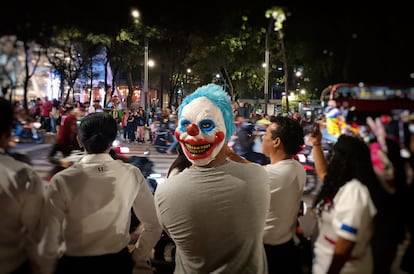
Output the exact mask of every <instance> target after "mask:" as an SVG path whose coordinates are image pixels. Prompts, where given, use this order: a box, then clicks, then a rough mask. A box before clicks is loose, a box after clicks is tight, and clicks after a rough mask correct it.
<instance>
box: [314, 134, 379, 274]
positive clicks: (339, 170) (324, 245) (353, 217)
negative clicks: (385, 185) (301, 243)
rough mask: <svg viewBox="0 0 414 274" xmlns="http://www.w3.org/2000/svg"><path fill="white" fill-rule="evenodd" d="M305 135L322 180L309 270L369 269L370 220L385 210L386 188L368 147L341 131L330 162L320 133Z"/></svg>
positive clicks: (318, 273) (320, 273)
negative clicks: (311, 145) (315, 233)
mask: <svg viewBox="0 0 414 274" xmlns="http://www.w3.org/2000/svg"><path fill="white" fill-rule="evenodd" d="M309 139H310V141H311V142H312V144H313V156H314V160H315V167H316V171H317V174H318V177H319V178H320V179H322V180H323V185H322V188H321V190H320V192H319V193H318V194H317V196H316V198H315V200H314V209H315V213H316V216H317V218H318V228H319V229H318V230H319V232H318V236H317V238H316V240H315V243H314V260H313V267H312V273H314V274H325V273H355V274H356V273H373V270H374V269H373V256H372V251H371V239H372V237H373V235H374V232H375V219H374V218H375V217H376V215H377V213H378V212H377V211H378V209H379V208H383V205H382V204H383V202H382V201H383V198H384V195H383V193H385V192H384V190H383V189H382V186H381V184H380V182H379V181H378V178H377V176H376V174H375V172H374V169H373V165H372V161H371V155H370V150H369V148H368V145H367V144H366V143H365V142H364V141H363V140H362V139H360V138H359V137H354V136H349V135H341V136H339V138H338V141H337V142H336V143H335V146H334V149H333V154H332V155H333V156H332V158H331V159H330V161H329V164H328V163H327V161H326V159H325V157H324V153H323V150H322V147H321V139H322V134H321V132H320V131H317V132H316V134H315V133H313V134H310V135H309Z"/></svg>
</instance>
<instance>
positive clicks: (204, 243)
mask: <svg viewBox="0 0 414 274" xmlns="http://www.w3.org/2000/svg"><path fill="white" fill-rule="evenodd" d="M234 131H235V125H234V119H233V111H232V106H231V100H230V97H229V96H228V95H227V93H226V92H225V91H224V90H223V89H222V88H221V87H220V86H218V85H215V84H208V85H206V86H202V87H200V88H198V89H197V90H196V91H195V92H194V93H192V94H190V95H189V96H187V97H186V98H185V99H184V101H183V103H182V104H181V106H180V108H179V112H178V126H177V129H176V131H175V136H176V137H177V140H178V141H179V143H180V145H181V147H182V148H183V151H184V153H185V155H186V157H187V158H188V160H189V161H190V162H191V163H192V166H191V167H190V168H187V169H185V170H184V171H182V172H181V173H179V174H177V175H175V176H172V177H169V178H168V179H166V181H165V182H164V183H163V184H161V185H159V186H158V187H157V190H156V192H155V202H156V209H157V214H158V220H159V222H160V224H161V225H162V227H163V228H164V230H165V231H166V232H167V233H168V234H169V235H170V237H171V238H172V239H173V240H174V242H175V244H176V255H175V270H174V273H192V274H193V273H195V274H196V273H226V274H231V273H235V274H236V273H237V274H239V273H252V274H253V273H254V274H258V273H259V274H262V273H264V274H266V273H267V261H266V256H265V253H264V247H263V231H264V226H265V220H266V214H267V211H268V208H269V201H270V191H269V178H268V176H267V174H266V172H265V171H264V169H263V168H262V167H261V166H260V165H258V164H255V163H249V164H243V163H237V162H234V161H228V160H227V157H226V155H227V153H226V150H227V149H228V147H227V142H228V140H229V139H230V137H231V135H233V133H234Z"/></svg>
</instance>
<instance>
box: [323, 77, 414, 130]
mask: <svg viewBox="0 0 414 274" xmlns="http://www.w3.org/2000/svg"><path fill="white" fill-rule="evenodd" d="M329 100H334V101H335V102H336V105H337V106H338V107H344V108H348V110H349V112H348V117H347V120H349V121H352V122H358V123H359V122H361V123H365V120H366V117H368V116H371V117H378V116H380V115H382V114H390V115H393V114H394V112H398V111H401V110H409V111H410V112H412V111H414V87H409V86H395V85H381V84H364V83H359V84H350V83H339V84H334V85H329V86H328V87H326V88H325V89H324V90H323V91H322V94H321V103H322V106H327V102H328V101H329Z"/></svg>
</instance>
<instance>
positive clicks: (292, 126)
mask: <svg viewBox="0 0 414 274" xmlns="http://www.w3.org/2000/svg"><path fill="white" fill-rule="evenodd" d="M270 122H271V123H276V124H278V127H277V129H276V130H273V131H272V138H273V139H276V138H277V137H279V138H280V140H281V141H282V143H283V147H284V149H285V152H286V153H287V154H290V155H296V154H297V153H298V152H299V151H301V150H302V146H303V144H304V143H305V139H304V137H305V136H304V132H303V128H302V126H301V125H300V123H299V122H298V121H297V120H294V119H292V118H290V117H285V116H271V117H270Z"/></svg>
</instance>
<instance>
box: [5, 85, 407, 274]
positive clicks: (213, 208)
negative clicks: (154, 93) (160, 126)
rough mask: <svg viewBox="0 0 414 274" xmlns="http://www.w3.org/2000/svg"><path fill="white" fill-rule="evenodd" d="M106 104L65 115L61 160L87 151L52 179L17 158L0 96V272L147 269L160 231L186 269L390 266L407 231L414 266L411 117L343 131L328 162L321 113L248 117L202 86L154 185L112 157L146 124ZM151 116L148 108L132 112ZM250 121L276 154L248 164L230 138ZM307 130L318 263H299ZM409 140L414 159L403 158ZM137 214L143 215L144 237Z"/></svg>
mask: <svg viewBox="0 0 414 274" xmlns="http://www.w3.org/2000/svg"><path fill="white" fill-rule="evenodd" d="M51 105H52V108H51V110H50V111H51V112H52V109H53V106H54V104H53V102H52V103H51ZM96 110H99V108H98V107H96V108H95V111H92V112H91V113H89V114H87V115H85V116H84V117H83V119H81V122H80V125H78V123H77V121H78V119H77V117H76V113H77V112H76V111H74V110H72V112H67V113H66V115H65V116H62V118H61V120H62V121H61V122H60V127H59V128H57V142H56V144H55V145H54V149H53V151H52V152H51V154H50V157H51V158H52V159H55V155H56V154H57V152H58V151H59V152H60V153H62V154H63V155H65V153H67V152H66V150H65V149H68V148H69V147H70V149H71V150H73V149H81V150H84V152H85V156H83V157H82V158H81V160H80V161H79V162H78V163H75V164H72V165H71V166H70V167H67V166H64V165H63V163H59V165H61V166H62V169H61V170H59V171H57V172H56V174H54V175H53V176H52V177H51V178H50V182H49V183H48V184H47V185H46V186H45V185H44V183H43V182H42V180H41V179H40V178H39V177H38V176H37V175H36V173H35V172H34V171H33V169H32V168H31V167H30V166H29V165H27V164H24V163H21V162H19V161H16V160H15V159H13V157H11V155H9V154H8V150H7V144H8V138H9V137H10V136H11V130H12V126H13V119H14V109H13V106H12V104H11V103H10V102H9V101H7V100H6V99H4V98H0V112H1V113H0V115H1V116H2V117H3V122H2V124H1V126H0V136H1V139H0V141H1V143H0V144H1V148H0V159H1V165H0V175H1V176H2V177H3V178H4V179H3V180H1V185H0V186H1V189H0V204H1V208H2V211H0V220H1V221H0V270H1V271H0V272H1V273H13V274H20V273H74V272H79V273H83V272H85V271H86V270H87V271H88V273H132V271H133V268H134V265H137V264H139V263H140V262H145V263H146V262H148V263H149V266H150V262H151V257H152V256H153V255H152V251H153V249H154V247H155V245H156V243H157V241H158V240H159V239H160V236H161V233H162V232H164V233H167V234H168V236H169V237H170V238H171V239H172V240H173V241H174V244H175V247H176V253H175V258H174V259H175V261H174V273H177V274H178V273H226V274H227V273H238V274H239V273H252V274H258V273H263V274H267V273H304V274H305V273H315V274H318V273H391V267H392V263H393V261H394V259H395V257H396V254H397V248H398V246H399V245H401V244H402V243H403V241H404V240H407V239H408V241H409V244H408V245H407V247H406V249H405V254H404V256H403V257H402V262H401V265H400V266H399V267H400V268H401V269H402V270H403V271H406V272H407V273H413V271H414V270H413V268H414V267H413V260H414V258H413V244H412V241H410V237H411V236H412V235H413V233H414V232H413V218H410V211H409V209H410V201H412V198H413V184H412V180H413V176H412V171H413V170H414V123H413V124H412V125H411V123H410V120H406V121H405V123H403V129H402V131H404V130H405V133H406V135H405V136H406V138H405V139H404V138H398V137H401V136H398V135H394V134H395V131H393V130H392V128H393V127H392V123H391V122H390V123H387V124H384V123H382V122H381V121H380V120H378V119H376V120H374V121H373V120H369V121H368V125H369V126H370V133H371V134H370V135H369V136H370V138H369V139H367V138H366V136H359V135H356V134H340V135H339V136H337V137H338V138H337V141H336V143H335V145H334V148H333V153H332V156H331V157H330V158H326V157H325V154H324V151H323V149H322V142H323V134H322V132H323V129H324V128H325V126H326V125H325V124H324V121H319V123H318V124H317V125H318V127H317V129H316V130H315V131H312V132H310V133H308V132H305V131H304V130H303V126H302V124H301V122H300V119H297V118H295V117H289V116H281V115H280V116H270V117H269V116H266V115H262V116H260V117H251V116H250V117H249V116H248V115H249V114H248V112H247V111H246V109H245V108H244V106H236V105H235V104H234V102H232V101H231V99H230V97H229V96H228V94H227V93H226V92H225V91H224V90H223V89H222V88H221V87H220V86H218V85H215V84H208V85H205V86H201V87H199V88H198V89H197V90H195V91H194V92H193V93H191V94H190V95H188V96H187V97H186V98H184V100H183V102H182V103H181V105H180V106H179V108H178V112H177V113H176V121H175V123H176V124H175V128H174V138H175V142H174V144H175V145H176V147H175V148H174V151H176V152H177V153H178V154H177V159H176V160H175V161H174V162H173V164H172V165H171V167H170V169H169V170H168V175H167V178H166V180H165V182H164V183H163V184H161V185H158V186H157V189H156V191H155V193H154V194H153V193H152V192H151V190H150V189H149V187H148V185H147V183H146V181H145V178H144V176H143V175H142V172H141V171H140V170H139V168H137V167H135V166H133V165H130V164H128V163H124V162H123V161H120V160H116V159H114V158H113V157H111V156H110V148H111V145H112V141H113V140H114V139H115V138H116V137H117V135H118V134H119V133H120V132H119V124H121V126H122V127H121V129H124V132H123V134H125V135H123V136H124V138H126V139H129V140H130V141H138V142H145V139H143V138H145V137H144V136H145V135H143V134H142V131H143V130H145V127H146V126H148V124H145V123H144V122H142V123H141V124H140V123H137V129H136V130H135V128H134V130H133V132H130V131H128V120H129V118H126V120H125V121H126V124H125V123H124V118H125V115H124V113H121V115H120V114H119V112H117V111H116V113H115V111H113V112H109V113H107V112H101V111H96ZM126 113H127V114H126V115H128V116H130V115H129V112H128V111H127V112H126ZM40 115H41V116H42V114H40ZM144 115H145V113H144V112H143V111H141V110H137V116H135V117H134V120H135V118H137V117H139V116H144ZM152 115H154V114H152ZM152 115H151V117H153V116H152ZM43 116H44V117H46V114H44V115H43ZM145 116H146V115H145ZM49 118H50V115H49ZM242 118H243V119H242ZM245 119H252V120H253V121H254V122H255V123H256V122H257V121H258V120H263V121H262V122H261V123H259V124H261V125H263V132H262V135H263V136H262V137H261V139H262V153H263V155H264V156H265V157H266V159H267V160H268V162H265V163H257V162H255V161H252V160H249V159H248V157H245V156H246V155H247V154H246V153H247V152H251V151H247V152H246V151H245V152H246V153H240V151H241V150H239V149H237V146H236V147H230V146H229V143H230V141H231V140H232V138H234V137H239V136H237V135H238V134H239V128H238V126H239V125H240V124H243V123H245ZM44 120H45V121H46V120H47V119H44ZM138 120H139V118H138ZM156 120H157V118H156V117H153V120H152V122H154V121H156ZM237 121H241V122H237ZM400 122H401V121H400ZM147 123H148V121H147ZM139 127H144V128H139ZM52 128H53V127H52V123H51V129H50V130H52V131H53V129H52ZM125 131H126V133H125ZM399 132H401V130H400V131H399ZM135 133H136V134H135ZM397 133H398V132H397ZM305 134H306V135H307V136H306V137H307V140H308V142H309V143H310V144H311V145H312V147H313V148H312V150H313V158H314V161H315V168H316V172H317V175H318V177H319V178H320V180H321V181H322V184H321V188H320V190H319V191H318V193H317V195H316V197H315V199H314V204H313V205H312V210H313V211H312V214H314V216H315V218H316V219H317V224H318V229H317V231H316V233H315V238H314V241H313V245H312V246H311V248H312V250H311V252H312V254H313V261H312V262H311V264H312V265H311V266H310V269H305V268H303V267H302V263H303V262H302V261H301V259H300V257H301V255H300V251H299V249H298V247H297V244H296V242H295V235H296V233H297V228H298V222H299V219H298V212H299V211H300V203H301V200H302V196H303V190H304V185H305V182H306V174H305V171H304V169H303V167H302V165H301V164H300V163H299V162H298V161H297V160H296V158H295V155H296V154H297V153H298V152H299V151H300V150H301V149H302V146H303V145H304V142H305ZM402 139H404V140H403V142H401V140H402ZM251 145H252V144H249V145H248V147H249V149H251ZM234 148H236V149H234ZM401 148H404V149H406V151H407V152H408V153H409V157H407V158H403V157H402V156H401V153H400V151H401ZM411 155H413V156H411ZM55 160H56V161H58V160H59V159H55ZM410 171H411V173H410ZM131 209H132V210H133V212H134V213H135V215H136V216H137V217H138V219H139V221H140V223H141V228H140V231H139V233H138V236H136V237H132V234H131V233H130V223H131ZM135 232H136V231H135ZM407 235H409V236H407ZM131 239H134V240H133V241H132V240H131ZM30 271H32V272H30Z"/></svg>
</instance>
